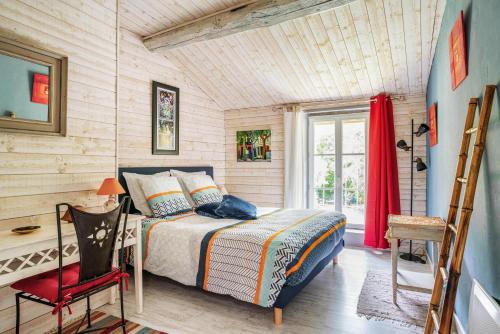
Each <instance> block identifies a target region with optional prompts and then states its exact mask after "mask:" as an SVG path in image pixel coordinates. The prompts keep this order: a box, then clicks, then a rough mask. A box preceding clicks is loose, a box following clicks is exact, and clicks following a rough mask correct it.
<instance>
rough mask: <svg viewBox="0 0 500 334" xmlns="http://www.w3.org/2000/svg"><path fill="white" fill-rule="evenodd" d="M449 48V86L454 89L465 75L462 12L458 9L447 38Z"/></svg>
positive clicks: (465, 63)
mask: <svg viewBox="0 0 500 334" xmlns="http://www.w3.org/2000/svg"><path fill="white" fill-rule="evenodd" d="M448 44H449V49H450V72H451V88H452V89H453V90H455V89H456V88H457V87H458V85H460V83H461V82H462V81H464V79H465V77H466V76H467V52H466V50H465V31H464V12H463V11H460V14H459V15H458V18H457V20H456V21H455V24H454V25H453V29H451V33H450V38H449V40H448Z"/></svg>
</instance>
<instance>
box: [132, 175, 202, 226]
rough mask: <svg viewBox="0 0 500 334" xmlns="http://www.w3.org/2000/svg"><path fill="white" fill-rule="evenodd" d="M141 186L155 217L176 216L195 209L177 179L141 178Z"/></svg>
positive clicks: (171, 177) (161, 177)
mask: <svg viewBox="0 0 500 334" xmlns="http://www.w3.org/2000/svg"><path fill="white" fill-rule="evenodd" d="M139 184H140V185H141V188H142V190H143V191H144V195H145V197H146V201H147V203H148V205H149V207H150V208H151V211H152V212H153V215H154V216H155V217H158V218H162V217H165V216H175V215H178V214H181V213H185V212H189V211H192V209H193V208H192V207H191V205H189V202H188V201H187V199H186V197H185V196H184V193H183V192H182V188H181V185H180V184H179V181H178V180H177V178H176V177H173V176H170V177H164V176H154V177H148V178H141V179H139Z"/></svg>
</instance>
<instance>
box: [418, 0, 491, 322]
mask: <svg viewBox="0 0 500 334" xmlns="http://www.w3.org/2000/svg"><path fill="white" fill-rule="evenodd" d="M460 10H463V11H464V18H465V22H464V23H465V34H466V40H467V52H468V65H469V67H468V69H469V71H468V76H467V78H466V79H465V80H464V81H463V82H462V83H461V85H460V86H459V87H458V88H457V89H456V90H455V91H452V90H451V79H450V63H449V53H448V52H449V51H448V36H449V34H450V31H451V28H452V26H453V24H454V22H455V20H456V18H457V16H458V14H459V12H460ZM499 32H500V1H499V0H453V1H448V2H447V5H446V9H445V13H444V16H443V21H442V26H441V31H440V34H439V39H438V42H437V46H436V53H435V55H434V60H433V63H432V69H431V74H430V78H429V84H428V86H427V107H429V106H430V105H431V104H432V103H434V102H436V103H437V106H438V135H439V137H438V145H436V146H434V147H432V148H429V154H428V157H429V161H428V162H429V164H428V165H429V170H428V178H427V211H428V215H430V216H441V217H444V218H445V217H446V216H447V214H448V205H449V201H450V196H451V190H452V185H453V177H454V175H455V170H456V163H457V159H458V150H459V146H460V143H461V140H462V131H463V126H464V122H465V115H466V107H467V104H468V101H469V98H470V97H473V96H477V97H480V98H481V97H482V93H483V91H484V86H485V85H486V84H494V85H497V86H498V85H499V83H500V33H499ZM499 114H500V95H499V92H498V90H497V92H496V94H495V101H494V103H493V109H492V114H491V119H490V125H489V128H488V136H487V145H486V151H485V153H484V156H483V161H482V165H481V171H480V174H479V182H478V186H477V190H476V197H475V205H474V213H473V215H472V222H471V227H470V229H469V238H468V240H467V246H466V250H465V259H464V262H463V265H462V276H461V279H460V284H459V289H458V295H457V301H456V305H455V308H456V312H457V314H458V316H459V319H460V321H461V322H462V324H464V325H465V326H466V327H467V317H468V305H469V296H470V290H471V284H472V279H473V278H475V279H476V280H478V281H479V283H480V284H481V285H482V286H483V287H484V288H485V289H486V290H487V291H488V292H489V293H490V294H491V295H493V296H494V297H495V298H497V299H498V298H500V246H499V245H500V199H499V196H500V149H499V148H498V145H499V144H500V120H499V117H500V115H499ZM477 118H478V117H477V116H476V120H477ZM434 256H435V254H434Z"/></svg>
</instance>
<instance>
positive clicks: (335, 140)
mask: <svg viewBox="0 0 500 334" xmlns="http://www.w3.org/2000/svg"><path fill="white" fill-rule="evenodd" d="M367 120H368V115H367V113H359V112H358V113H356V114H344V115H335V116H331V115H327V116H310V117H309V145H308V146H309V168H308V170H309V187H308V206H309V207H311V208H319V209H330V210H335V211H340V212H343V213H344V214H345V215H346V216H347V222H348V226H349V228H358V229H363V228H364V224H365V199H366V182H365V181H366V139H367V136H366V134H367Z"/></svg>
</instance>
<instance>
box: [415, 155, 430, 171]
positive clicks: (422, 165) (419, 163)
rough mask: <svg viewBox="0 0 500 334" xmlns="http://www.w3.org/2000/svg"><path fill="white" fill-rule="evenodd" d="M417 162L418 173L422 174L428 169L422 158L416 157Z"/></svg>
mask: <svg viewBox="0 0 500 334" xmlns="http://www.w3.org/2000/svg"><path fill="white" fill-rule="evenodd" d="M415 162H416V163H417V172H421V171H423V170H426V169H427V165H426V164H425V163H424V162H423V161H422V159H421V158H419V157H416V158H415Z"/></svg>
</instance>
